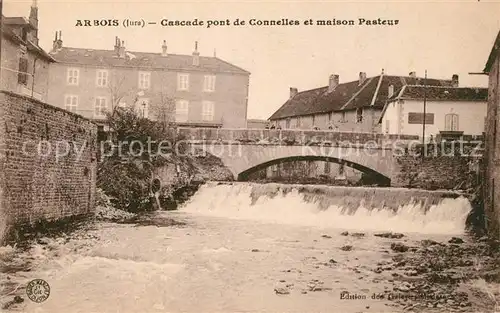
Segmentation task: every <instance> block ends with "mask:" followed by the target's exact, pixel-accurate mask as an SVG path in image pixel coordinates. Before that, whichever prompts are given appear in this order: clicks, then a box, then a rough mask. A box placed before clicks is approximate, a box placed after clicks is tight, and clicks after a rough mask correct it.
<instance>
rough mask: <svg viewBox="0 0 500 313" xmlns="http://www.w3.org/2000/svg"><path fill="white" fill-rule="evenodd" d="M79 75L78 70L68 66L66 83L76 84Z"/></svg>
mask: <svg viewBox="0 0 500 313" xmlns="http://www.w3.org/2000/svg"><path fill="white" fill-rule="evenodd" d="M79 76H80V70H79V69H77V68H68V77H67V82H68V85H75V86H76V85H78V78H79Z"/></svg>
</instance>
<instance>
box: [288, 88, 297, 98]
mask: <svg viewBox="0 0 500 313" xmlns="http://www.w3.org/2000/svg"><path fill="white" fill-rule="evenodd" d="M298 93H299V90H298V89H297V88H295V87H290V99H292V98H293V97H295V95H296V94H298Z"/></svg>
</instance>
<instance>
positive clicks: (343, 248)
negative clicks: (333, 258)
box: [340, 245, 352, 251]
mask: <svg viewBox="0 0 500 313" xmlns="http://www.w3.org/2000/svg"><path fill="white" fill-rule="evenodd" d="M340 250H342V251H351V250H352V246H351V245H345V246H343V247H342V248H340Z"/></svg>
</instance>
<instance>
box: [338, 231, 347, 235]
mask: <svg viewBox="0 0 500 313" xmlns="http://www.w3.org/2000/svg"><path fill="white" fill-rule="evenodd" d="M340 235H341V236H349V232H348V231H343V232H341V233H340Z"/></svg>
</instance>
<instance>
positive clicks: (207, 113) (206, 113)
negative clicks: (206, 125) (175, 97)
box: [201, 101, 215, 121]
mask: <svg viewBox="0 0 500 313" xmlns="http://www.w3.org/2000/svg"><path fill="white" fill-rule="evenodd" d="M214 107H215V104H214V103H213V102H212V101H203V102H202V111H201V119H202V120H204V121H213V119H214Z"/></svg>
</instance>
